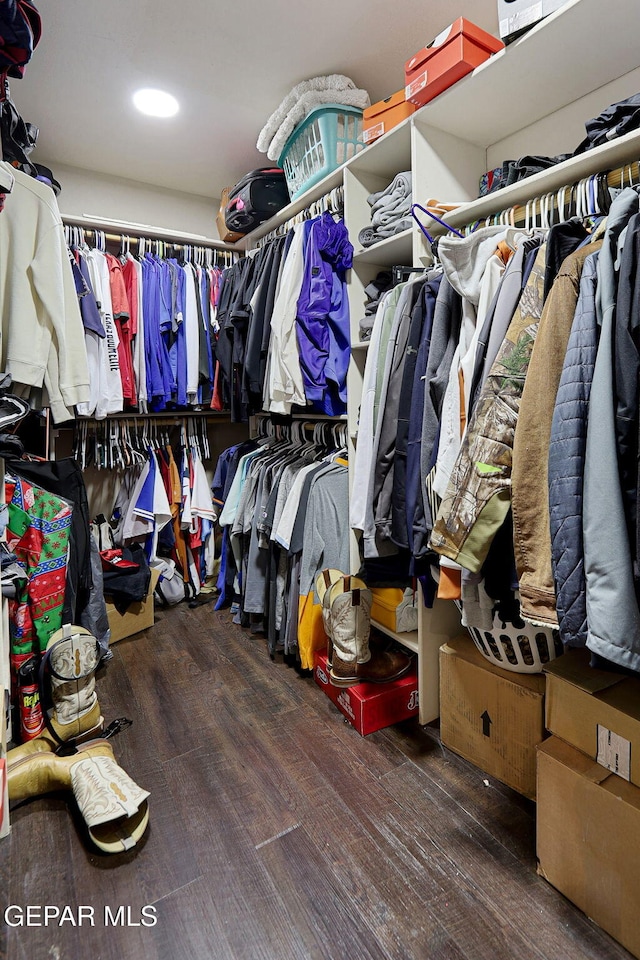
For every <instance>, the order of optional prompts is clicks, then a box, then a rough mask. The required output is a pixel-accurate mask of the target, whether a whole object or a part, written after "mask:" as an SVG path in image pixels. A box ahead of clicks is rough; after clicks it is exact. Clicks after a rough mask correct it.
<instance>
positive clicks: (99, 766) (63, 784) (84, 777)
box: [7, 740, 149, 853]
mask: <svg viewBox="0 0 640 960" xmlns="http://www.w3.org/2000/svg"><path fill="white" fill-rule="evenodd" d="M32 742H33V741H32ZM16 749H18V750H19V749H20V748H16ZM13 753H15V751H13V750H10V751H9V753H8V754H7V761H8V764H7V766H8V777H7V780H8V788H9V800H11V801H13V802H16V803H18V802H20V801H22V800H27V799H29V798H31V797H39V796H41V795H42V794H45V793H51V792H52V791H54V790H70V791H72V793H73V795H74V797H75V800H76V803H77V805H78V808H79V810H80V813H81V814H82V818H83V820H84V821H85V823H86V825H87V829H88V831H89V836H90V837H91V839H92V840H93V842H94V843H95V845H96V846H97V847H98V848H99V849H101V850H103V851H104V852H105V853H121V852H123V851H124V850H130V849H131V847H134V846H135V845H136V843H137V842H138V840H140V838H141V837H142V835H143V833H144V831H145V829H146V826H147V823H148V822H149V808H148V804H147V798H148V797H149V793H148V791H146V790H142V789H141V788H140V787H139V786H138V785H137V784H136V783H134V781H133V780H132V779H131V778H130V777H129V776H128V775H127V774H126V773H125V771H124V770H123V769H122V767H120V766H119V765H118V764H117V763H116V760H115V757H114V755H113V750H112V747H111V744H110V743H109V742H108V741H107V740H93V741H91V742H88V743H85V744H82V745H81V746H79V747H78V748H77V751H76V752H75V753H73V754H71V755H68V756H63V757H61V756H59V755H57V754H55V753H52V752H50V751H49V752H40V753H33V754H30V755H27V756H24V755H22V756H20V757H18V758H16V757H15V756H13V757H12V754H13Z"/></svg>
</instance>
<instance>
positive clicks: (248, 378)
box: [242, 237, 287, 413]
mask: <svg viewBox="0 0 640 960" xmlns="http://www.w3.org/2000/svg"><path fill="white" fill-rule="evenodd" d="M286 247H287V237H278V238H277V239H276V240H272V241H271V242H270V243H268V244H265V246H264V247H263V248H262V249H261V250H260V252H259V253H258V254H257V255H256V259H257V260H258V261H259V262H258V263H257V264H256V268H255V269H256V281H255V294H256V296H255V299H253V302H252V309H251V314H250V317H249V324H248V329H247V342H246V349H245V361H244V370H243V375H242V400H243V403H245V404H246V406H247V409H248V410H249V412H250V413H256V412H257V411H258V410H261V409H262V389H263V385H264V378H265V372H266V366H267V354H268V351H269V343H270V340H271V315H272V313H273V306H274V303H275V298H276V289H277V286H278V276H279V273H280V266H281V264H282V260H283V258H284V252H285V249H286Z"/></svg>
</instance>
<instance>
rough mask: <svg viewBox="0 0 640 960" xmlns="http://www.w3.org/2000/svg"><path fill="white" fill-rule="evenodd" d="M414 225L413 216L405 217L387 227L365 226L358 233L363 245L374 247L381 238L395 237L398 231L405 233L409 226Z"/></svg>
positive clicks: (359, 240)
mask: <svg viewBox="0 0 640 960" xmlns="http://www.w3.org/2000/svg"><path fill="white" fill-rule="evenodd" d="M412 226H413V219H412V217H403V218H402V219H401V220H396V221H395V222H394V223H392V224H389V225H388V226H385V227H378V228H377V229H376V228H374V227H363V228H362V230H361V231H360V233H359V234H358V242H359V243H360V245H361V246H363V247H372V246H373V245H374V243H379V241H380V240H386V239H387V237H394V236H395V235H396V234H397V233H404V231H405V230H408V229H409V227H412Z"/></svg>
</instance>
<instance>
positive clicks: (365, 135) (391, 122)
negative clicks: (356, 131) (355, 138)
mask: <svg viewBox="0 0 640 960" xmlns="http://www.w3.org/2000/svg"><path fill="white" fill-rule="evenodd" d="M415 111H416V108H415V106H414V105H413V104H412V103H407V101H406V99H405V96H404V90H398V92H397V93H394V94H392V95H391V96H390V97H387V99H386V100H378V102H377V103H373V104H372V105H371V106H370V107H367V108H366V110H365V111H364V113H363V114H362V119H363V122H364V127H363V131H362V139H363V140H364V142H365V143H373V141H374V140H377V139H378V137H382V136H383V135H384V134H385V133H388V132H389V130H392V129H393V127H397V126H398V124H399V123H402V121H403V120H406V119H407V117H410V116H411V114H412V113H415Z"/></svg>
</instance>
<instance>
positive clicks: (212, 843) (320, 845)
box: [0, 604, 629, 960]
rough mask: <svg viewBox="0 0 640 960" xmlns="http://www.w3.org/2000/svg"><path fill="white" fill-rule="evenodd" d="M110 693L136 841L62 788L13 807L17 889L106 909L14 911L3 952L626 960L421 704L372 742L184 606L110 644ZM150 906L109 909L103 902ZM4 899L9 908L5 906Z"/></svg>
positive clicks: (526, 819) (240, 636) (5, 856)
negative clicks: (62, 915) (35, 914)
mask: <svg viewBox="0 0 640 960" xmlns="http://www.w3.org/2000/svg"><path fill="white" fill-rule="evenodd" d="M114 654H115V656H114V660H113V661H112V663H111V664H110V666H109V668H108V669H107V670H106V671H105V672H104V675H103V676H101V677H100V679H99V682H98V690H99V694H100V700H101V704H102V707H103V712H104V714H105V716H106V717H107V719H108V720H110V719H112V718H113V717H115V716H120V715H122V714H127V715H128V716H129V717H131V718H132V719H133V720H134V725H133V727H131V728H129V729H128V730H127V731H125V732H124V733H122V734H121V735H120V736H118V737H117V738H116V739H115V740H114V741H113V743H114V749H115V751H116V756H117V757H118V759H119V760H120V762H121V763H122V765H123V766H124V768H125V769H126V770H127V771H128V772H129V773H130V774H131V775H132V776H133V777H134V779H135V780H137V781H138V782H139V783H140V784H141V785H143V786H144V787H146V788H147V789H149V790H150V791H151V801H150V803H151V826H150V830H149V832H148V835H147V837H146V840H145V841H144V843H143V845H142V846H140V847H138V848H137V849H136V850H134V851H132V852H130V853H128V854H124V855H121V856H117V857H109V856H101V855H98V854H96V853H95V852H93V850H92V849H91V848H90V846H89V845H88V844H87V843H86V841H85V838H84V837H83V835H82V828H81V825H80V824H79V823H78V821H77V818H74V816H73V813H72V809H71V806H70V805H69V804H68V803H67V801H66V799H65V797H64V796H55V797H47V798H42V799H37V800H32V801H29V802H28V803H25V804H23V805H21V806H20V807H18V808H16V809H15V810H14V811H13V813H12V823H13V829H12V833H11V837H10V838H9V839H8V840H6V841H4V842H3V843H2V844H1V845H0V868H1V869H2V877H3V891H4V892H3V903H4V904H5V905H6V904H17V905H20V906H22V907H24V906H26V905H28V904H40V905H42V904H55V905H58V906H64V905H65V904H69V905H78V904H82V905H86V906H93V907H94V908H95V923H96V925H95V927H93V928H92V927H87V926H83V927H82V928H80V927H75V928H74V927H72V926H71V925H69V924H65V925H64V926H62V927H48V928H44V927H29V928H26V927H18V928H13V929H8V928H7V927H6V926H5V925H4V924H3V923H2V918H1V916H0V936H1V937H2V946H1V949H0V956H1V957H2V958H8V960H18V958H19V960H129V958H131V960H209V958H214V960H226V958H229V960H294V958H295V960H303V958H304V960H306V958H313V960H316V958H318V960H319V958H327V960H389V958H393V960H502V958H518V960H583V958H590V960H621V958H628V957H629V954H627V953H626V952H625V951H624V950H623V949H622V948H621V947H619V946H618V945H617V944H615V943H614V942H613V941H612V940H611V939H610V938H609V937H608V936H607V935H606V934H605V933H603V932H602V931H601V930H599V929H598V928H597V927H595V926H594V925H593V924H592V923H591V922H590V921H589V920H587V919H586V917H584V916H583V915H582V914H581V913H580V912H579V911H578V910H576V909H575V908H574V907H573V906H572V905H571V904H570V903H568V902H567V901H566V900H565V899H564V898H563V897H561V896H560V895H559V894H558V893H556V891H555V890H553V889H552V888H551V887H550V886H549V885H548V884H547V883H546V882H545V881H544V880H542V879H540V878H539V877H538V876H537V875H536V868H535V842H534V806H533V804H531V803H530V802H528V801H526V800H524V799H523V798H521V797H519V796H518V795H517V794H515V793H513V792H511V791H510V790H508V789H507V788H506V787H503V786H501V785H500V784H499V783H497V782H495V781H491V782H490V783H489V785H488V786H487V785H485V777H484V776H483V775H482V773H481V772H480V771H478V770H477V769H475V768H474V767H472V766H471V765H470V764H468V763H466V762H465V761H463V760H461V759H459V758H458V757H456V756H455V755H453V754H452V753H450V752H449V751H448V750H445V749H444V748H443V747H442V746H441V744H440V743H439V740H438V731H437V727H426V728H421V727H420V726H419V725H418V724H417V721H410V722H407V723H405V724H403V725H400V726H398V727H395V728H391V729H388V730H385V731H381V732H379V733H376V734H372V735H371V736H369V737H367V738H366V739H362V738H361V737H360V736H359V735H358V734H357V733H356V731H355V730H353V729H352V728H351V727H350V726H348V725H347V724H346V723H345V722H344V721H343V718H342V716H341V715H340V714H339V713H338V711H337V710H336V708H335V707H334V706H333V705H332V704H331V703H330V702H329V701H328V699H327V698H326V697H325V696H324V695H323V694H322V692H321V691H320V690H319V688H318V687H317V686H316V685H315V684H314V682H313V680H312V679H311V678H309V677H301V676H300V675H299V674H298V673H297V672H296V671H295V670H294V669H292V668H290V667H287V666H285V665H284V664H282V663H281V662H272V661H270V660H269V658H268V656H267V655H266V653H265V650H264V645H263V642H262V640H261V639H260V638H258V637H254V636H251V635H250V634H249V633H248V632H245V631H243V630H241V628H240V627H236V626H234V625H233V624H231V623H230V616H229V613H228V612H222V613H214V611H213V606H212V605H207V606H203V607H201V608H199V609H197V610H190V609H189V608H188V607H187V606H186V605H184V604H183V605H181V606H180V607H178V608H174V609H173V610H171V611H170V612H168V613H166V614H161V615H160V617H159V618H158V622H157V623H156V625H155V627H154V628H153V629H152V630H150V631H148V632H147V633H146V634H142V635H140V636H138V637H137V638H136V639H135V640H127V641H124V642H122V643H120V644H118V645H117V646H115V647H114ZM147 904H152V905H154V906H155V908H156V910H157V918H158V922H157V924H156V926H155V927H149V928H146V927H142V926H128V927H108V928H105V926H104V906H105V905H109V906H110V907H111V909H112V910H113V911H115V910H116V908H117V907H118V906H120V905H125V907H126V906H128V907H130V908H131V911H130V917H131V921H132V922H138V923H139V922H140V919H141V908H142V907H143V906H144V905H147ZM3 909H4V907H3Z"/></svg>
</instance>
